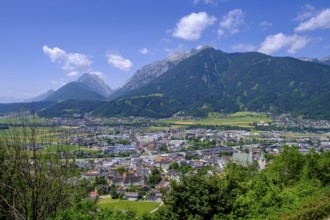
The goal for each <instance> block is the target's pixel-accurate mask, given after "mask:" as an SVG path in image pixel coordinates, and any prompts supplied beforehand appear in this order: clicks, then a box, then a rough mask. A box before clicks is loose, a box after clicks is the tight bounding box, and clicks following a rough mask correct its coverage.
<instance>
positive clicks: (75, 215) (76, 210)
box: [54, 196, 136, 220]
mask: <svg viewBox="0 0 330 220" xmlns="http://www.w3.org/2000/svg"><path fill="white" fill-rule="evenodd" d="M135 217H136V214H135V212H133V211H132V210H127V211H126V212H123V211H118V210H114V209H109V208H101V209H100V208H98V207H97V206H96V203H95V201H91V200H84V199H82V198H81V197H80V196H76V197H75V200H74V201H73V203H72V205H71V207H70V208H68V209H66V210H64V211H61V212H59V213H57V214H56V216H55V217H54V220H94V219H97V220H103V219H104V220H130V219H135Z"/></svg>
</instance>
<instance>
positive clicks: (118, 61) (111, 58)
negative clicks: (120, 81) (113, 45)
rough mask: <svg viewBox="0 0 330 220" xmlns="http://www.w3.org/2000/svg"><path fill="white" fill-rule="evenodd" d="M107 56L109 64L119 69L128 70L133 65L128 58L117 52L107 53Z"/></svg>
mask: <svg viewBox="0 0 330 220" xmlns="http://www.w3.org/2000/svg"><path fill="white" fill-rule="evenodd" d="M107 58H108V63H109V64H111V65H112V66H114V67H115V68H118V69H120V70H125V71H128V70H130V69H131V68H132V66H133V63H132V62H131V61H130V60H129V59H126V58H124V57H122V56H121V55H119V54H118V53H108V54H107Z"/></svg>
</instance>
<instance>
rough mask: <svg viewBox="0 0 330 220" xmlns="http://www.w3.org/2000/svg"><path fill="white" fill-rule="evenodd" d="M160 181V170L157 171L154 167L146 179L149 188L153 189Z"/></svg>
mask: <svg viewBox="0 0 330 220" xmlns="http://www.w3.org/2000/svg"><path fill="white" fill-rule="evenodd" d="M160 181H162V176H161V172H160V169H158V168H157V167H154V168H153V169H152V171H151V174H150V175H149V177H148V184H149V185H150V186H151V187H155V185H157V184H158V183H160Z"/></svg>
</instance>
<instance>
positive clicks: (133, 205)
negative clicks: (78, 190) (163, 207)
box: [98, 198, 160, 216]
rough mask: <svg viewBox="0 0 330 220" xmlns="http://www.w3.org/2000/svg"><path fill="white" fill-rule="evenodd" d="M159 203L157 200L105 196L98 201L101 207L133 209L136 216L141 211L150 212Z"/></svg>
mask: <svg viewBox="0 0 330 220" xmlns="http://www.w3.org/2000/svg"><path fill="white" fill-rule="evenodd" d="M159 205H160V203H159V202H145V201H127V200H120V199H111V198H105V199H101V200H100V201H99V202H98V206H99V207H101V208H114V209H117V210H134V211H136V214H137V215H138V216H142V215H143V213H145V212H147V213H150V212H151V211H152V210H154V209H155V208H157V207H158V206H159Z"/></svg>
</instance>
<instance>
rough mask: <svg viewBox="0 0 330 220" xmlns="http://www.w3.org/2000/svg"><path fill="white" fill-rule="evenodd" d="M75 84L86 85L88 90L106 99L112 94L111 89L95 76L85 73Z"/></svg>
mask: <svg viewBox="0 0 330 220" xmlns="http://www.w3.org/2000/svg"><path fill="white" fill-rule="evenodd" d="M77 82H79V83H82V84H84V85H86V86H87V87H88V88H89V89H90V90H92V91H94V92H97V93H99V94H100V95H102V96H104V97H108V96H109V95H110V94H111V93H112V89H111V88H110V87H109V86H108V85H107V84H106V83H105V82H104V81H103V80H102V79H101V78H100V77H99V76H97V75H96V74H91V73H85V74H84V75H82V76H81V77H80V78H79V79H78V80H77Z"/></svg>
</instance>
